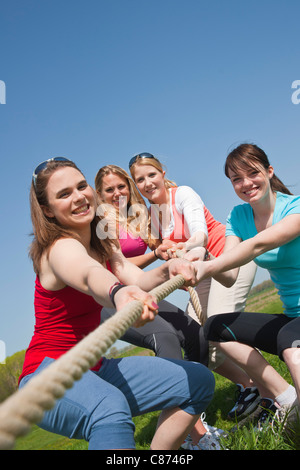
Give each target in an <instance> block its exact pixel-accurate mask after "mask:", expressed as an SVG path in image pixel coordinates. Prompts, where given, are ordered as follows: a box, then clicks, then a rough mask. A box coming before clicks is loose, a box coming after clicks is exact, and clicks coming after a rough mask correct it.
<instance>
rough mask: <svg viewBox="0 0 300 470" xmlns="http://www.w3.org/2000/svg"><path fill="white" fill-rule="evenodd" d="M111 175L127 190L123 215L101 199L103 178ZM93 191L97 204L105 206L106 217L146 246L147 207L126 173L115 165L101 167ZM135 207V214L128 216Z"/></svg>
mask: <svg viewBox="0 0 300 470" xmlns="http://www.w3.org/2000/svg"><path fill="white" fill-rule="evenodd" d="M111 174H113V175H117V176H119V178H121V179H122V180H124V181H125V183H126V185H127V187H128V189H129V201H127V208H126V209H127V210H126V214H125V215H124V211H122V210H121V211H120V210H118V209H117V208H115V207H113V206H112V205H111V204H108V203H105V201H104V200H103V198H102V197H101V193H102V189H103V178H104V177H105V176H108V175H111ZM95 190H96V192H97V196H98V203H99V204H101V205H105V211H106V214H107V217H111V219H114V220H116V221H117V223H118V224H120V225H121V227H123V228H124V229H125V230H126V231H128V232H130V233H131V234H132V235H134V236H135V237H141V238H142V239H143V240H144V241H145V242H146V243H147V244H148V235H147V227H148V218H149V216H148V210H147V206H146V204H145V201H144V199H143V198H142V196H141V195H140V193H139V191H138V190H137V188H136V186H135V184H134V182H133V181H132V179H131V178H130V176H129V175H128V173H127V172H126V171H125V170H123V168H121V167H119V166H117V165H105V166H103V167H102V168H100V169H99V170H98V172H97V174H96V177H95ZM135 205H136V207H137V212H136V213H134V214H128V210H129V209H130V208H131V207H133V206H135ZM137 218H139V223H138V224H137V225H136V224H134V223H133V222H135V221H136V220H137ZM145 235H146V236H145Z"/></svg>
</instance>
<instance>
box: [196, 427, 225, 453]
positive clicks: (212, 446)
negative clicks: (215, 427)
mask: <svg viewBox="0 0 300 470" xmlns="http://www.w3.org/2000/svg"><path fill="white" fill-rule="evenodd" d="M193 450H222V448H221V446H220V442H219V440H218V438H217V437H215V436H214V435H213V434H211V433H210V432H209V431H207V433H206V434H204V436H203V437H201V439H200V440H199V442H198V444H196V445H195V446H194V447H193Z"/></svg>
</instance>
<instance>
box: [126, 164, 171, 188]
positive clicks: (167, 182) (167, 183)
mask: <svg viewBox="0 0 300 470" xmlns="http://www.w3.org/2000/svg"><path fill="white" fill-rule="evenodd" d="M145 165H151V166H154V168H156V170H158V171H159V172H160V173H163V172H164V169H163V165H162V163H161V162H160V161H159V160H158V158H156V157H154V158H147V157H139V156H137V158H136V160H135V162H134V163H133V164H132V165H131V167H130V173H131V176H132V178H133V181H135V168H136V167H137V166H145ZM164 183H165V188H166V189H170V188H176V187H177V184H176V183H175V182H174V181H172V180H169V179H168V178H166V177H164Z"/></svg>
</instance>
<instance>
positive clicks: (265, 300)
mask: <svg viewBox="0 0 300 470" xmlns="http://www.w3.org/2000/svg"><path fill="white" fill-rule="evenodd" d="M247 311H260V312H266V313H275V312H276V313H278V312H281V311H282V304H281V301H280V299H279V297H278V295H277V292H276V291H275V289H273V288H270V289H266V290H264V291H263V292H261V293H259V294H256V295H252V296H250V297H249V299H248V303H247ZM138 354H153V353H152V352H150V351H148V350H142V349H140V348H132V349H130V350H128V351H126V352H125V353H124V354H123V356H124V355H138ZM264 355H265V357H266V358H267V360H268V361H269V362H270V363H271V364H272V365H273V367H275V368H276V369H277V370H278V372H279V373H280V374H281V375H282V376H284V378H285V379H286V380H287V381H288V382H289V383H291V378H290V375H289V372H288V370H287V368H286V366H285V364H284V363H283V362H282V361H280V360H279V359H278V358H277V357H275V356H271V355H268V354H264ZM119 357H120V356H119ZM215 379H216V389H215V395H214V398H213V400H212V402H211V404H210V405H209V407H208V409H207V411H206V421H207V422H208V424H210V425H213V426H217V427H218V428H221V429H224V430H226V431H230V429H231V428H232V427H233V425H234V424H235V423H233V422H232V421H229V420H228V419H227V413H228V411H229V410H230V409H231V408H232V406H233V404H234V398H235V390H236V387H235V385H234V384H233V383H231V382H230V381H228V380H227V379H225V378H223V377H221V376H219V375H217V374H215ZM158 415H159V413H158V412H155V413H149V414H146V415H144V416H140V417H138V418H134V419H133V420H134V423H135V426H136V432H135V441H136V448H137V450H147V449H149V445H150V442H151V438H152V436H153V434H154V431H155V427H156V422H157V418H158ZM224 446H226V448H227V449H229V450H299V449H300V432H299V433H298V432H297V433H295V435H294V436H293V437H292V438H288V437H287V436H286V435H285V433H283V432H282V430H281V429H280V428H279V429H276V430H272V429H271V428H270V427H269V428H268V429H266V430H265V431H263V432H257V431H255V429H254V428H253V426H252V425H247V426H244V427H242V428H240V429H238V430H237V431H236V432H234V433H229V437H228V438H227V439H226V441H224ZM87 448H88V444H87V442H85V441H81V440H79V441H77V440H70V439H67V438H65V437H61V436H58V435H56V434H52V433H49V432H46V431H43V430H41V429H40V428H38V427H37V426H34V427H33V428H32V431H31V432H30V433H29V434H28V435H27V436H25V437H22V438H19V439H17V442H16V446H15V449H16V450H87Z"/></svg>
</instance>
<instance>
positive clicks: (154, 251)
mask: <svg viewBox="0 0 300 470" xmlns="http://www.w3.org/2000/svg"><path fill="white" fill-rule="evenodd" d="M153 253H154V256H155V258H156V259H159V257H158V256H157V254H156V248H155V250H153Z"/></svg>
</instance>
